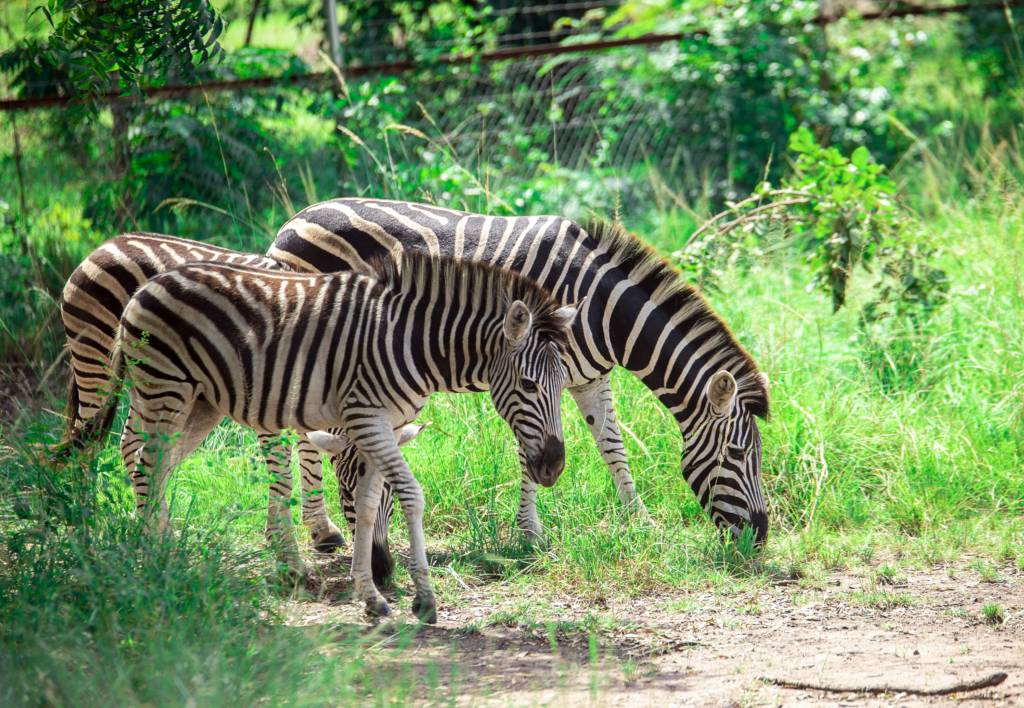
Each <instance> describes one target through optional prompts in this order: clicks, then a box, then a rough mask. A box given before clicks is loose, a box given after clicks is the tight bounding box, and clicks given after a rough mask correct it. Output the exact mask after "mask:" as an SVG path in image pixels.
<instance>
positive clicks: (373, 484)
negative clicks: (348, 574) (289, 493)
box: [352, 463, 391, 617]
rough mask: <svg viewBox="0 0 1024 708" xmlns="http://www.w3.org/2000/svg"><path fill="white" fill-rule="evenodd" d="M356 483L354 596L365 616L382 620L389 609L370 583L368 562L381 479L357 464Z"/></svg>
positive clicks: (353, 549)
mask: <svg viewBox="0 0 1024 708" xmlns="http://www.w3.org/2000/svg"><path fill="white" fill-rule="evenodd" d="M356 467H357V469H358V472H357V476H358V481H357V483H356V485H355V487H356V489H355V511H356V523H355V530H354V532H353V541H352V583H353V585H354V586H355V592H356V597H358V598H360V599H361V600H364V601H365V602H366V614H368V615H370V616H371V617H386V616H388V615H390V614H391V608H389V607H388V603H387V602H386V601H385V600H384V598H383V597H382V596H381V594H380V593H379V592H377V587H376V583H375V582H374V578H373V572H372V567H371V566H372V560H371V544H372V543H373V535H374V533H373V530H374V526H376V523H375V521H376V518H377V506H378V502H379V500H380V494H381V490H382V489H383V487H384V478H383V477H382V476H381V475H380V473H379V472H377V470H376V469H374V468H373V467H372V466H371V465H369V464H365V463H364V464H357V465H356Z"/></svg>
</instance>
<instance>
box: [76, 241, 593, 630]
mask: <svg viewBox="0 0 1024 708" xmlns="http://www.w3.org/2000/svg"><path fill="white" fill-rule="evenodd" d="M373 272H374V273H375V274H374V275H364V274H357V273H335V274H329V275H299V274H292V273H282V272H274V271H269V270H262V269H257V268H251V267H246V266H236V265H225V264H222V263H212V262H204V263H195V264H187V265H182V266H179V267H177V268H174V269H171V270H168V271H167V272H165V273H161V274H159V275H156V276H155V277H153V278H152V279H150V281H149V282H148V283H147V284H146V285H144V286H143V287H142V288H141V289H140V290H139V291H138V292H137V293H136V294H135V295H134V296H133V297H132V299H131V300H130V301H129V303H128V305H127V307H126V308H125V310H124V314H123V315H122V316H121V324H120V328H119V332H118V341H117V343H116V347H115V350H114V351H113V352H112V354H111V366H112V368H113V370H114V372H115V381H117V382H119V385H124V383H125V379H124V377H125V376H127V377H128V379H129V380H128V382H127V383H129V385H130V391H131V406H130V410H129V419H130V421H131V422H130V425H131V427H132V429H133V430H134V431H136V432H137V434H138V435H139V436H140V437H141V439H142V446H141V447H140V448H139V449H138V451H137V452H136V453H135V455H136V466H137V468H138V472H137V476H136V478H135V480H134V482H135V484H134V489H135V494H136V499H137V504H138V506H139V508H140V510H141V511H142V513H143V516H144V517H145V518H147V521H148V525H149V526H150V528H152V529H154V530H157V531H161V530H165V529H168V528H169V526H170V518H169V514H168V509H167V504H166V500H165V499H164V489H165V487H166V483H167V479H168V477H169V475H170V473H171V471H173V469H174V467H175V466H176V465H177V464H178V463H179V462H180V461H181V460H182V459H184V458H185V457H186V456H187V455H188V454H189V453H191V451H192V450H194V449H195V448H196V446H198V445H199V443H200V442H201V441H202V440H203V439H204V438H205V437H206V435H207V434H208V433H209V432H210V431H211V430H212V429H213V428H214V427H215V426H216V425H217V424H218V423H219V422H220V420H221V419H222V418H223V417H224V416H228V417H230V418H231V419H232V420H234V421H235V422H237V423H240V424H242V425H246V426H248V427H251V428H253V429H255V430H256V431H258V432H261V433H266V434H276V433H279V432H280V431H282V430H286V429H294V430H296V431H298V432H300V433H310V432H314V431H319V430H323V429H326V428H331V427H338V428H341V429H342V430H343V431H344V434H345V435H346V436H347V437H348V439H349V440H351V441H352V442H353V443H354V444H355V445H356V447H357V448H358V449H359V451H360V453H361V454H363V455H365V457H366V460H367V462H368V463H369V464H370V465H372V466H373V467H375V468H376V469H378V470H380V471H381V473H382V474H383V476H384V478H386V480H387V482H388V483H389V484H390V485H391V487H392V488H393V489H394V491H395V494H396V495H397V497H398V501H399V504H400V505H401V507H402V511H403V513H404V515H405V517H406V522H407V525H408V528H409V538H410V556H411V559H410V564H409V565H410V567H409V574H410V576H411V578H412V580H413V582H414V584H415V585H416V596H415V599H414V602H413V611H414V612H415V613H416V614H417V615H418V616H419V617H421V618H423V619H424V620H425V621H428V622H435V621H436V610H435V601H434V594H433V589H432V588H431V585H430V578H429V569H428V565H427V557H426V549H425V547H424V542H423V533H422V514H423V507H424V502H423V492H422V489H421V487H420V485H419V483H418V482H417V481H416V479H415V478H414V477H413V476H412V474H411V471H410V470H409V467H408V465H407V464H406V463H405V460H404V459H403V457H402V455H401V452H399V448H398V441H397V440H396V436H395V434H394V431H396V430H398V429H399V428H401V427H402V426H404V425H405V424H406V423H408V422H410V421H412V420H415V418H416V416H417V415H419V413H420V411H421V410H422V409H423V406H424V404H425V402H426V398H427V397H428V396H429V395H430V394H431V393H434V392H437V391H483V390H488V389H489V390H490V391H491V398H492V400H493V401H494V405H495V408H496V409H497V411H498V413H499V415H501V416H502V417H503V418H504V419H505V420H506V421H508V423H509V425H510V426H511V427H512V431H513V433H514V434H515V437H516V439H517V440H518V442H519V447H520V456H521V458H522V459H523V460H524V461H525V463H526V464H525V469H526V474H527V475H528V476H529V478H530V479H531V481H532V482H534V483H536V484H542V485H544V486H551V485H553V484H554V483H555V481H556V480H557V479H558V476H559V475H560V474H561V472H562V470H563V469H564V467H565V445H564V442H563V437H562V428H561V412H560V400H561V391H562V387H563V385H564V383H565V379H566V369H565V366H564V365H563V363H562V355H563V353H564V347H565V346H566V344H567V343H568V333H569V332H568V327H569V325H570V324H571V322H572V320H573V318H574V317H575V315H576V312H577V305H569V306H565V307H560V306H559V303H558V302H557V301H555V300H554V299H553V298H552V297H551V296H550V295H549V294H548V293H547V292H546V291H545V290H543V289H542V288H540V287H539V286H537V284H536V283H534V282H533V281H530V280H528V279H527V278H525V277H523V276H521V275H519V274H517V273H514V272H511V271H507V270H503V269H500V268H494V267H491V266H488V265H486V264H482V263H476V262H472V261H464V260H456V259H446V258H436V257H433V256H429V255H426V254H421V253H405V254H401V255H399V256H393V257H386V258H382V259H380V260H379V262H377V263H376V264H375V265H374V266H373ZM101 393H102V394H103V398H105V400H104V405H105V406H107V407H108V411H107V412H106V413H104V414H102V415H103V417H102V420H104V421H105V423H104V424H105V425H106V427H107V428H109V425H110V421H111V420H112V418H113V415H112V413H110V411H112V410H113V408H114V406H115V401H116V398H117V397H116V396H113V395H109V394H108V393H107V392H101ZM102 432H103V431H102V430H94V435H100V434H102ZM169 441H175V444H174V445H168V444H167V443H168V442H169ZM76 442H77V445H78V446H79V447H82V446H85V445H88V444H89V443H90V442H91V441H90V440H88V439H87V438H86V437H85V436H81V437H80V438H79V439H78V440H77V441H76ZM381 485H382V479H381V475H379V474H365V475H363V476H362V477H360V479H359V481H358V487H357V491H356V499H357V505H356V506H357V535H356V540H355V551H354V554H353V568H352V576H353V581H354V584H355V588H356V593H357V595H358V596H359V597H360V598H362V599H365V600H366V603H367V610H368V611H369V612H371V613H372V614H378V615H384V614H388V613H389V609H388V606H387V603H386V602H385V601H384V599H383V597H381V595H380V594H379V593H378V592H377V589H376V587H374V584H373V581H372V576H371V572H370V568H369V565H370V552H369V543H370V536H371V535H372V534H370V533H362V534H361V533H360V530H362V529H364V528H365V527H366V525H367V524H369V525H370V526H371V527H372V525H373V523H374V520H375V519H374V518H373V517H374V516H375V514H373V510H375V509H376V507H377V504H378V502H379V499H380V492H381V488H382V487H381ZM374 494H376V496H374ZM368 500H369V501H368ZM360 515H361V516H360ZM154 517H155V518H154ZM154 522H155V523H154Z"/></svg>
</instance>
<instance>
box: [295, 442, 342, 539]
mask: <svg viewBox="0 0 1024 708" xmlns="http://www.w3.org/2000/svg"><path fill="white" fill-rule="evenodd" d="M296 450H297V452H298V455H299V468H300V469H301V482H302V523H303V524H305V526H306V528H308V529H309V535H310V536H311V537H312V538H313V550H314V551H316V552H317V553H334V552H335V551H336V550H338V549H340V548H344V547H345V545H346V544H345V537H344V536H343V535H342V534H341V529H339V528H338V527H337V526H336V525H335V523H334V522H333V521H331V519H330V517H329V516H327V504H326V503H325V494H324V492H325V490H324V483H323V467H322V464H323V463H322V460H323V452H321V451H320V450H319V449H317V448H316V447H314V446H313V444H312V443H310V442H309V438H308V437H307V436H306V435H301V436H300V437H299V443H298V445H296Z"/></svg>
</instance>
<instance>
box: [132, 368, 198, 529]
mask: <svg viewBox="0 0 1024 708" xmlns="http://www.w3.org/2000/svg"><path fill="white" fill-rule="evenodd" d="M181 398H183V397H181V396H179V395H175V396H173V397H172V396H166V397H161V396H156V397H152V398H145V399H144V398H142V396H140V395H139V393H138V391H137V390H136V389H135V388H133V389H132V393H131V402H130V412H129V415H128V419H129V421H131V427H130V428H129V426H128V425H125V429H124V431H123V432H122V434H121V455H122V456H124V457H127V455H128V454H129V453H128V448H129V447H130V446H135V452H134V467H135V469H134V473H135V474H134V476H133V477H132V488H133V489H134V490H135V508H136V511H137V512H138V513H139V515H140V516H141V517H142V519H143V523H144V524H145V527H146V529H147V530H148V531H149V532H150V533H154V532H155V533H165V532H169V531H170V530H171V515H170V510H169V509H168V507H167V498H166V495H165V491H166V488H167V480H168V479H169V478H170V475H171V472H173V470H174V466H173V465H172V464H171V461H172V460H171V458H172V456H173V442H172V441H174V440H175V439H176V438H177V437H179V436H180V433H181V430H182V428H183V426H182V423H183V422H185V421H186V420H187V413H188V412H189V407H187V408H185V409H184V410H182V409H180V408H178V406H180V405H181ZM178 459H181V458H180V455H179V456H178Z"/></svg>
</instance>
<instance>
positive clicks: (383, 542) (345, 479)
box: [321, 423, 430, 588]
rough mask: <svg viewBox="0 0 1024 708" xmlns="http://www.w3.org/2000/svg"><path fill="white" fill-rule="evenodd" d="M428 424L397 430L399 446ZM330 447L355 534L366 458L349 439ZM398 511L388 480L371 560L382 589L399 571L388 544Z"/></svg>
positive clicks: (343, 504) (347, 518)
mask: <svg viewBox="0 0 1024 708" xmlns="http://www.w3.org/2000/svg"><path fill="white" fill-rule="evenodd" d="M428 425H430V424H429V423H420V424H412V425H406V426H403V427H402V429H401V430H399V431H397V433H396V435H397V438H398V446H399V447H402V446H403V445H406V444H407V443H410V442H412V441H413V440H415V439H416V438H417V437H418V436H419V434H420V433H422V432H423V430H424V429H425V428H426V427H427V426H428ZM321 441H323V438H321ZM328 449H329V451H331V452H332V454H331V466H332V467H334V473H335V475H337V478H338V496H339V498H340V501H341V510H342V512H343V513H344V514H345V521H346V522H348V528H349V531H350V532H351V533H352V535H353V537H354V536H355V533H356V502H355V489H356V484H357V483H358V481H359V479H360V477H359V473H358V471H357V469H362V465H363V464H364V461H361V460H360V458H359V454H358V451H357V449H356V448H355V446H354V445H352V444H351V443H350V442H348V439H347V438H346V439H345V441H344V445H342V441H341V440H340V439H337V440H336V442H335V443H334V445H333V446H332V447H330V448H328ZM394 513H395V496H394V494H393V493H392V491H391V485H390V484H388V483H387V482H384V485H383V488H382V490H381V493H380V506H379V507H378V508H377V521H376V522H375V524H374V527H373V528H374V530H373V550H372V552H371V560H370V566H371V568H372V569H373V583H374V585H376V586H377V587H379V588H383V587H386V585H387V583H388V582H389V581H390V580H391V576H392V575H393V574H394V572H395V559H394V558H393V557H392V556H391V549H390V547H389V544H388V529H389V528H390V527H391V517H392V516H394Z"/></svg>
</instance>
